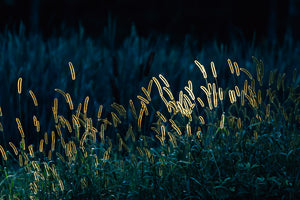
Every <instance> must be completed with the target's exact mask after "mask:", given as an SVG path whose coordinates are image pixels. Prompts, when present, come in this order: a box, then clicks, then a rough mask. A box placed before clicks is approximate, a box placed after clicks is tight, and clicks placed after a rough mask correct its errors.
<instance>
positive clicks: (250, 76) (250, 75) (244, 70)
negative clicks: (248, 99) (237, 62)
mask: <svg viewBox="0 0 300 200" xmlns="http://www.w3.org/2000/svg"><path fill="white" fill-rule="evenodd" d="M240 70H241V71H242V72H244V73H245V74H246V75H247V76H248V77H249V79H250V80H252V79H253V76H252V74H251V73H250V72H249V71H248V70H247V69H245V68H242V67H241V68H240Z"/></svg>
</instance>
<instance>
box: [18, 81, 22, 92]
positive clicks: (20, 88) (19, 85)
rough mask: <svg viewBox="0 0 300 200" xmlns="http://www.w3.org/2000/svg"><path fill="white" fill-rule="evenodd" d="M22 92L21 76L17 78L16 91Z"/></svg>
mask: <svg viewBox="0 0 300 200" xmlns="http://www.w3.org/2000/svg"><path fill="white" fill-rule="evenodd" d="M21 92H22V77H20V78H19V79H18V93H19V94H21Z"/></svg>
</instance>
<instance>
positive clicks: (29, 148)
mask: <svg viewBox="0 0 300 200" xmlns="http://www.w3.org/2000/svg"><path fill="white" fill-rule="evenodd" d="M28 150H29V155H30V156H31V157H32V158H34V152H33V146H32V144H31V145H29V146H28Z"/></svg>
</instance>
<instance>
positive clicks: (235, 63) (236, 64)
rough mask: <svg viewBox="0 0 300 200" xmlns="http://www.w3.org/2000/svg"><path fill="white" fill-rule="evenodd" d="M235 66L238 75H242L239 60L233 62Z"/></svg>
mask: <svg viewBox="0 0 300 200" xmlns="http://www.w3.org/2000/svg"><path fill="white" fill-rule="evenodd" d="M233 65H234V68H235V73H236V75H237V76H240V68H239V65H238V63H237V62H233Z"/></svg>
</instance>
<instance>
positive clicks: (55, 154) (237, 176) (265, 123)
mask: <svg viewBox="0 0 300 200" xmlns="http://www.w3.org/2000/svg"><path fill="white" fill-rule="evenodd" d="M1 37H2V39H1V42H2V48H3V51H1V52H2V53H1V54H0V57H1V59H0V62H1V70H2V72H1V73H0V74H2V75H1V76H2V77H3V80H5V81H3V83H2V86H1V98H0V100H1V101H0V102H1V107H0V108H1V109H0V111H1V112H0V114H1V115H0V122H1V124H0V125H1V126H0V131H1V135H2V137H1V146H0V151H1V159H2V164H1V166H0V188H1V189H0V198H3V199H14V198H15V199H274V198H280V199H298V198H299V197H300V193H299V191H300V181H299V178H300V172H299V166H300V156H299V155H300V154H299V151H300V147H299V143H300V136H299V126H300V109H299V103H300V95H299V94H300V93H299V87H298V84H299V81H300V79H299V75H298V74H297V70H294V69H295V68H296V67H297V62H296V61H297V59H298V58H297V57H296V56H294V53H293V50H295V48H294V47H293V46H292V44H290V43H288V41H286V43H284V44H283V45H282V46H281V47H280V48H278V49H276V48H277V47H272V48H274V49H272V48H271V49H268V51H266V52H267V53H266V52H265V55H269V57H267V58H266V60H265V62H263V61H262V60H260V59H258V58H256V57H252V55H256V54H257V52H260V51H262V50H261V49H263V48H264V47H263V45H262V47H261V48H255V47H254V46H248V47H249V49H248V51H245V50H244V49H243V48H241V47H240V46H239V44H238V43H235V44H233V45H234V47H233V48H232V50H226V48H228V47H224V46H222V45H220V47H218V46H215V47H214V46H213V45H212V47H211V46H210V47H209V48H207V49H202V50H201V51H200V50H197V48H196V47H192V46H191V47H189V46H188V44H189V43H188V41H186V43H185V45H186V46H185V47H186V48H180V47H176V46H174V47H173V48H170V47H169V44H167V42H166V41H164V40H163V39H161V41H160V43H157V44H160V45H157V44H153V43H151V42H150V39H145V38H140V37H138V35H137V34H136V33H135V32H133V33H132V35H131V36H130V37H128V38H127V39H126V40H125V41H124V44H123V46H122V47H118V48H117V47H116V49H113V48H111V47H105V46H101V45H100V44H101V40H99V41H93V40H92V39H84V37H83V36H80V35H76V34H75V35H74V36H73V37H74V38H71V39H69V40H68V39H62V38H53V39H51V40H50V41H49V43H47V42H44V41H42V39H41V38H38V36H37V38H31V39H30V40H29V42H26V40H25V39H26V36H25V35H22V31H20V33H19V35H16V34H12V33H9V32H7V33H5V34H4V35H2V36H1ZM97 42H98V43H97ZM233 43H234V42H233ZM96 44H98V46H97V45H96ZM30 45H34V46H30ZM161 45H163V47H164V48H161ZM215 45H217V44H215ZM289 45H290V46H289ZM295 45H296V44H295ZM238 48H240V49H241V50H240V51H237V49H238ZM266 48H267V47H266ZM268 48H269V47H268ZM275 49H276V51H275ZM283 49H284V50H285V51H283ZM242 51H244V53H242ZM212 52H213V53H212ZM275 52H276V53H275ZM268 53H269V54H268ZM288 53H290V54H289V56H287V57H284V58H285V59H280V58H283V57H282V56H283V55H285V54H288ZM207 54H211V55H214V56H215V58H216V59H211V60H209V61H208V60H207V58H204V57H206V56H207ZM249 54H252V55H249ZM258 54H260V56H262V55H261V53H258ZM273 54H276V56H273V57H272V55H273ZM37 55H40V56H37ZM193 55H196V56H195V57H197V59H196V60H195V58H193ZM230 55H231V56H230ZM238 56H240V58H239V59H241V61H239V62H238V60H237V59H238V58H235V57H238ZM207 57H209V56H207ZM245 57H249V58H245ZM275 57H277V60H276V59H275ZM229 58H231V59H229ZM244 58H245V59H244ZM250 59H251V60H250ZM202 60H203V62H204V63H203V62H202ZM212 60H213V62H212ZM193 61H194V63H193ZM269 61H270V62H269ZM276 62H278V63H276ZM281 62H282V63H281ZM285 62H289V63H288V64H286V63H285ZM202 63H203V64H202ZM280 63H281V64H282V65H281V66H280V67H276V68H275V66H277V65H279V64H280ZM2 66H5V67H2ZM9 66H13V67H9ZM241 66H242V67H241ZM273 67H274V68H273ZM290 68H291V69H290ZM4 77H5V79H4Z"/></svg>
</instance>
